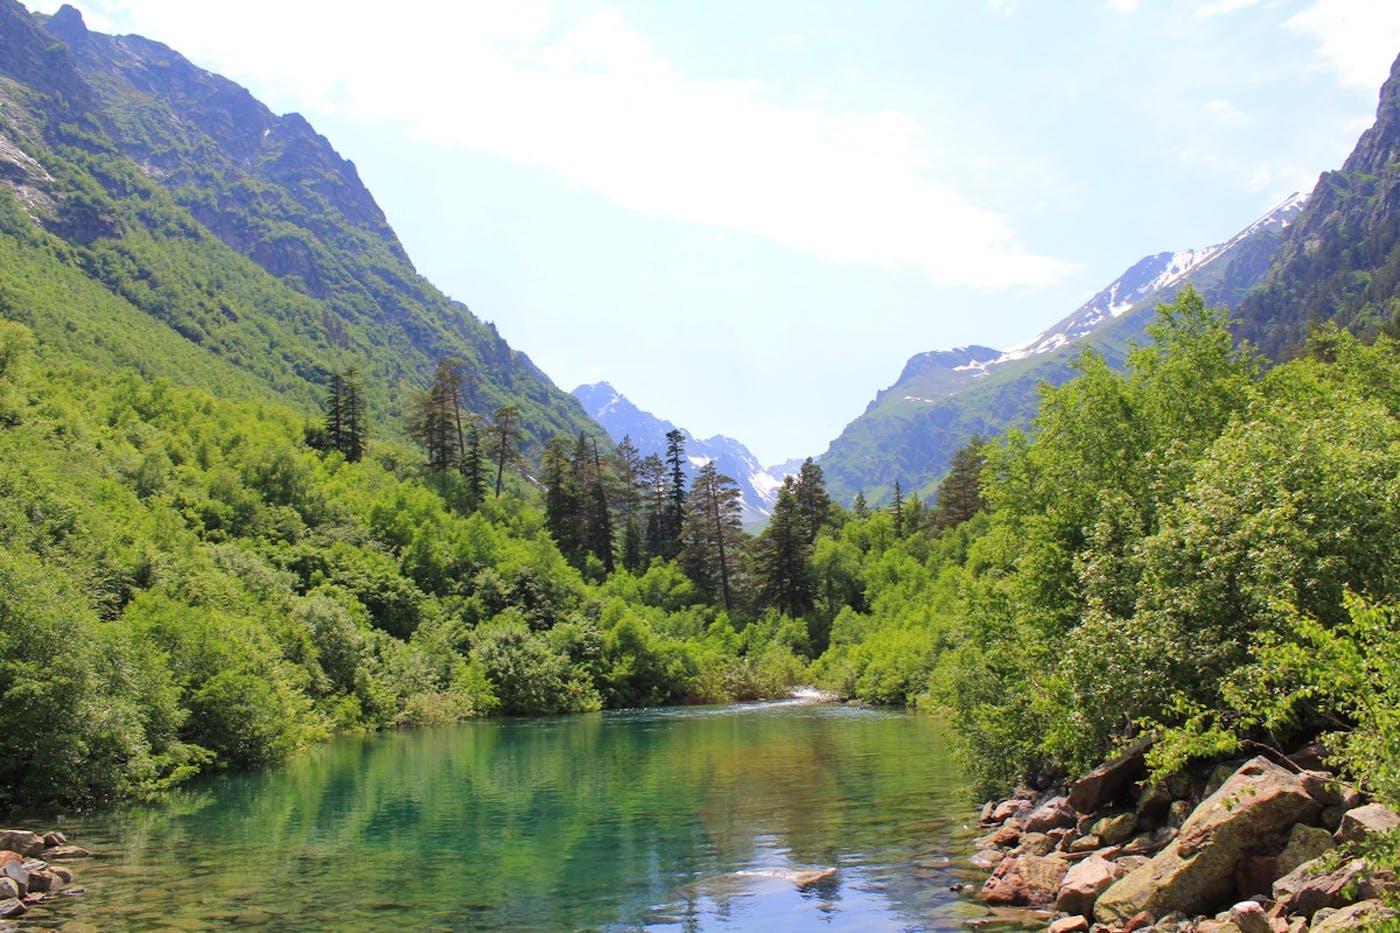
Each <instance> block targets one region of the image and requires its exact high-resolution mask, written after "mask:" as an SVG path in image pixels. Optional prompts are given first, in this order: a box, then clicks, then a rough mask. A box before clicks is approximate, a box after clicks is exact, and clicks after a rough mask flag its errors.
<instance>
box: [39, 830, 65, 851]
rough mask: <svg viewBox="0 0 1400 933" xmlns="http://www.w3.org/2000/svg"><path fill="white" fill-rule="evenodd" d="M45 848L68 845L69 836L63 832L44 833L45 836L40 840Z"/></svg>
mask: <svg viewBox="0 0 1400 933" xmlns="http://www.w3.org/2000/svg"><path fill="white" fill-rule="evenodd" d="M40 842H42V843H43V845H44V848H46V849H52V848H53V847H54V846H66V845H68V837H67V836H65V835H63V833H44V838H43V839H41V840H40Z"/></svg>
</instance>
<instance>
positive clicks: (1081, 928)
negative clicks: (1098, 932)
mask: <svg viewBox="0 0 1400 933" xmlns="http://www.w3.org/2000/svg"><path fill="white" fill-rule="evenodd" d="M1045 933H1089V918H1088V917H1061V918H1060V919H1059V920H1056V921H1055V922H1053V923H1051V924H1050V927H1049V929H1047V930H1046V931H1045Z"/></svg>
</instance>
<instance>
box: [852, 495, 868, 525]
mask: <svg viewBox="0 0 1400 933" xmlns="http://www.w3.org/2000/svg"><path fill="white" fill-rule="evenodd" d="M851 514H852V515H854V516H855V517H856V518H869V517H870V506H868V505H866V504H865V490H864V489H857V490H856V497H855V498H854V499H852V500H851Z"/></svg>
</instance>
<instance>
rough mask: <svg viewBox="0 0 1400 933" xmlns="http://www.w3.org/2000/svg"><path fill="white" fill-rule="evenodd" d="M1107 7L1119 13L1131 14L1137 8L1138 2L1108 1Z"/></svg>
mask: <svg viewBox="0 0 1400 933" xmlns="http://www.w3.org/2000/svg"><path fill="white" fill-rule="evenodd" d="M1108 5H1109V8H1110V9H1113V10H1115V11H1117V12H1119V13H1132V12H1135V11H1136V10H1137V8H1138V0H1108Z"/></svg>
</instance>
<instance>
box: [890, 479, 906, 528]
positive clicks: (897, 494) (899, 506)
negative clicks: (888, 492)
mask: <svg viewBox="0 0 1400 933" xmlns="http://www.w3.org/2000/svg"><path fill="white" fill-rule="evenodd" d="M890 514H891V515H892V516H894V536H895V538H903V537H904V492H903V491H902V490H901V489H900V488H899V480H898V479H896V480H895V481H894V500H893V501H892V502H891V503H890Z"/></svg>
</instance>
